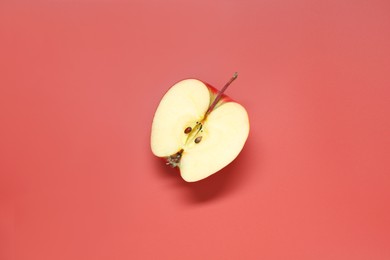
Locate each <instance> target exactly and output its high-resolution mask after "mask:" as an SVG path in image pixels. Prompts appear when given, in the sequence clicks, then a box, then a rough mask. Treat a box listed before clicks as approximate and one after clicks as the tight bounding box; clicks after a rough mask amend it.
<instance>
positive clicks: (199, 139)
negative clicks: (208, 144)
mask: <svg viewBox="0 0 390 260" xmlns="http://www.w3.org/2000/svg"><path fill="white" fill-rule="evenodd" d="M200 141H202V137H201V136H198V137H197V138H195V143H196V144H198V143H200Z"/></svg>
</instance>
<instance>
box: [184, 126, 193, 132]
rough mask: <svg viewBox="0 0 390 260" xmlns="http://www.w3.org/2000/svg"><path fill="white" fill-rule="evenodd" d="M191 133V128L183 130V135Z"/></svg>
mask: <svg viewBox="0 0 390 260" xmlns="http://www.w3.org/2000/svg"><path fill="white" fill-rule="evenodd" d="M191 131H192V128H191V127H190V126H189V127H187V128H186V129H185V130H184V133H185V134H189V133H191Z"/></svg>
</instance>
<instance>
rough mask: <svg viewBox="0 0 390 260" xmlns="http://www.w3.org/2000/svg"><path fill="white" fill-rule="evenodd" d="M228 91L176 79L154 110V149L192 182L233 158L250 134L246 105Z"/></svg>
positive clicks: (222, 166) (196, 81)
mask: <svg viewBox="0 0 390 260" xmlns="http://www.w3.org/2000/svg"><path fill="white" fill-rule="evenodd" d="M236 77H237V76H236V75H235V76H234V77H233V78H232V79H231V80H230V81H229V82H228V83H227V84H226V85H225V87H224V89H223V90H222V91H217V90H216V89H215V88H213V87H212V86H210V85H208V84H207V83H204V82H202V81H200V80H197V79H186V80H182V81H180V82H178V83H176V84H175V85H174V86H172V87H171V88H170V89H169V90H168V92H167V93H166V94H165V95H164V97H163V98H162V100H161V102H160V104H159V106H158V108H157V111H156V113H155V115H154V119H153V123H152V132H151V149H152V152H153V154H154V155H156V156H158V157H162V158H164V159H165V160H166V162H167V164H168V165H170V166H172V167H178V168H179V170H180V174H181V176H182V178H183V179H184V180H185V181H187V182H194V181H199V180H201V179H204V178H206V177H208V176H210V175H212V174H214V173H216V172H218V171H219V170H221V169H222V168H224V167H225V166H227V165H228V164H229V163H231V162H232V161H233V160H234V159H235V158H236V157H237V156H238V154H239V153H240V152H241V150H242V148H243V147H244V144H245V142H246V140H247V138H248V134H249V119H248V114H247V112H246V110H245V108H244V107H243V106H241V105H240V104H238V103H236V102H234V101H233V100H232V99H230V98H229V97H228V96H226V95H225V94H223V92H224V90H225V89H226V88H227V86H228V85H229V84H230V83H231V82H232V81H233V80H234V79H235V78H236Z"/></svg>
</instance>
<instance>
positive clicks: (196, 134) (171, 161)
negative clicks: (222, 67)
mask: <svg viewBox="0 0 390 260" xmlns="http://www.w3.org/2000/svg"><path fill="white" fill-rule="evenodd" d="M237 77H238V73H237V72H235V73H234V74H233V76H232V77H231V78H230V80H229V81H228V82H227V83H226V84H225V86H224V87H223V88H222V89H221V90H220V91H218V94H217V95H216V97H215V98H214V100H213V102H211V105H210V106H209V108H208V109H207V111H206V113H205V114H204V116H203V118H202V120H200V121H198V122H196V124H195V126H194V127H191V126H187V127H186V128H185V129H184V133H185V134H186V135H188V137H187V140H186V142H185V145H186V144H188V143H190V142H194V143H195V144H198V143H200V142H201V141H202V135H200V133H202V132H203V130H202V128H203V125H204V123H205V121H206V119H207V117H208V115H209V114H210V113H211V112H212V111H213V110H214V108H215V106H216V105H217V104H218V102H219V101H220V100H221V98H222V95H223V94H224V92H225V91H226V89H227V88H228V87H229V86H230V84H231V83H232V82H233V81H234V80H235V79H237ZM183 152H184V149H183V148H182V149H180V150H179V151H178V152H177V153H175V154H172V155H170V156H168V157H166V161H167V162H166V164H167V165H169V166H171V167H172V168H175V167H178V166H180V160H181V158H182V154H183Z"/></svg>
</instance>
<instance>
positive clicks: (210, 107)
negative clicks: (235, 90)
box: [203, 72, 238, 120]
mask: <svg viewBox="0 0 390 260" xmlns="http://www.w3.org/2000/svg"><path fill="white" fill-rule="evenodd" d="M237 77H238V73H237V72H234V74H233V77H231V78H230V80H229V81H228V82H227V83H226V84H225V86H224V87H223V88H222V89H221V90H220V91H218V94H217V96H216V97H215V99H214V101H213V103H211V105H210V106H209V109H207V111H206V114H205V116H204V119H203V120H205V119H206V118H207V116H208V115H209V114H210V113H211V111H213V109H214V107H215V106H216V105H217V103H218V102H219V100H220V99H221V97H222V95H223V93H224V92H225V90H226V89H227V88H228V87H229V86H230V84H232V82H233V81H234V80H235V79H236V78H237Z"/></svg>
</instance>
